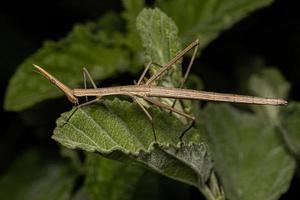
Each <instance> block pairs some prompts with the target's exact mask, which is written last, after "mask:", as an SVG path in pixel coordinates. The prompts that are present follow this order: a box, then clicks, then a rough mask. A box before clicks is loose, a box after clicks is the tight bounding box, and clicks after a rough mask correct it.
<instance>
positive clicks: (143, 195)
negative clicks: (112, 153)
mask: <svg viewBox="0 0 300 200" xmlns="http://www.w3.org/2000/svg"><path fill="white" fill-rule="evenodd" d="M86 172H87V174H86V179H85V187H86V191H87V194H88V195H89V197H90V200H96V199H106V200H120V199H122V200H126V199H128V200H134V199H149V200H150V199H157V195H158V188H157V187H158V185H157V182H156V181H157V180H156V179H155V178H156V177H155V176H153V174H150V173H149V172H147V171H146V170H144V169H143V168H140V167H137V166H133V165H126V164H123V163H120V162H117V161H113V160H108V159H105V158H103V157H100V156H99V155H95V154H88V156H87V161H86ZM149 175H152V176H149Z"/></svg>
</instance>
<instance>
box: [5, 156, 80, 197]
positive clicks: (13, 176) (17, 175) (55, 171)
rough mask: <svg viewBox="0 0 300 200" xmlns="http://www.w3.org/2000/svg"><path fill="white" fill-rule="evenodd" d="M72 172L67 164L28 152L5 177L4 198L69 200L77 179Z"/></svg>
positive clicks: (14, 164)
mask: <svg viewBox="0 0 300 200" xmlns="http://www.w3.org/2000/svg"><path fill="white" fill-rule="evenodd" d="M47 159H48V160H49V158H47ZM68 171H69V169H68V167H66V166H65V165H64V164H63V163H57V162H49V161H46V160H45V155H42V154H40V153H37V152H36V151H29V152H26V153H24V154H23V155H22V156H21V157H20V158H19V159H18V160H17V161H16V162H15V163H13V165H12V167H11V168H10V169H9V171H8V172H7V173H5V174H4V175H3V176H2V177H1V179H0V195H1V199H10V200H14V199H15V200H20V199H22V200H27V199H28V200H51V199H57V200H64V199H66V200H67V199H69V198H70V194H71V190H72V188H73V182H74V178H75V176H74V174H73V175H72V174H70V173H68Z"/></svg>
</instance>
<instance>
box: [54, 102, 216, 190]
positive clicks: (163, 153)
mask: <svg viewBox="0 0 300 200" xmlns="http://www.w3.org/2000/svg"><path fill="white" fill-rule="evenodd" d="M149 111H150V113H151V115H152V117H153V119H154V120H153V125H154V130H155V134H156V136H157V140H158V143H155V142H154V137H153V129H152V126H151V123H150V121H149V119H148V118H147V116H146V115H145V114H144V113H143V112H142V110H141V109H140V108H139V107H138V106H137V105H135V104H131V103H129V102H127V101H120V100H118V99H115V100H113V101H109V100H105V101H103V103H101V104H96V105H91V106H87V107H84V108H83V109H79V110H78V111H77V112H76V113H75V114H74V115H73V116H72V118H71V119H70V120H69V121H68V122H67V123H66V118H67V117H68V115H70V113H65V114H63V115H62V117H61V118H59V119H58V121H57V128H56V129H55V130H54V135H53V136H52V138H53V139H54V140H56V141H58V142H59V143H61V144H62V145H64V146H66V147H68V148H78V149H83V150H85V151H89V152H97V153H100V154H101V155H104V156H106V157H109V158H113V159H117V160H121V161H126V162H128V161H129V162H131V161H132V160H133V161H135V162H138V163H141V164H143V165H145V166H146V167H147V168H151V169H152V170H154V171H156V172H158V173H161V174H163V175H165V176H168V177H170V178H173V179H175V180H179V181H181V182H184V183H187V184H190V185H194V186H196V187H198V188H199V187H201V186H202V185H201V184H203V183H205V182H206V181H207V179H208V177H209V175H210V172H211V169H212V161H211V159H210V155H209V152H208V150H207V146H206V145H205V144H204V143H203V142H202V139H201V138H200V133H199V132H198V131H197V130H196V129H194V128H192V129H191V130H190V131H189V132H188V134H187V135H186V140H187V141H189V142H195V143H189V144H185V145H179V137H180V135H181V133H182V131H184V130H185V129H186V128H187V125H183V124H182V123H181V122H180V121H179V120H178V119H177V118H175V117H172V116H170V115H169V114H168V113H166V112H163V111H159V110H157V109H152V108H151V109H150V110H149ZM71 112H72V111H71Z"/></svg>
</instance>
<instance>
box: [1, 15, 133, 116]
mask: <svg viewBox="0 0 300 200" xmlns="http://www.w3.org/2000/svg"><path fill="white" fill-rule="evenodd" d="M105 19H106V18H102V19H101V20H102V21H101V20H100V21H98V22H96V23H88V24H85V25H76V26H75V27H74V28H73V30H72V32H71V33H70V34H69V35H68V36H67V37H66V38H64V39H61V40H60V41H58V42H53V41H48V42H45V43H44V45H43V47H42V48H41V49H39V50H38V51H37V52H36V53H34V54H33V55H32V56H30V57H29V58H27V59H26V60H25V61H24V62H23V63H22V64H21V65H20V66H19V67H18V69H17V71H16V73H15V74H14V76H13V77H12V78H11V80H10V83H9V86H8V89H7V93H6V96H5V109H7V110H10V111H20V110H22V109H25V108H28V107H30V106H32V105H34V104H36V103H38V102H41V101H43V100H45V99H49V98H55V97H58V96H60V95H62V93H61V92H60V91H58V90H57V88H55V87H54V86H53V85H51V84H49V82H48V81H46V80H43V78H42V77H41V76H40V75H38V74H36V73H33V67H32V64H33V63H35V64H38V65H41V66H43V67H45V69H46V70H49V71H50V72H51V73H53V74H54V75H55V76H57V77H58V78H59V79H61V80H62V82H64V83H66V84H67V85H69V86H71V87H75V86H78V85H79V84H80V83H81V82H82V68H83V67H87V68H88V69H89V71H90V73H91V74H92V75H93V77H94V78H95V79H97V80H102V79H105V78H108V77H111V76H113V75H115V74H116V73H117V72H124V71H126V70H128V67H129V61H128V59H129V58H128V52H126V51H125V50H124V49H123V48H122V47H121V46H119V45H118V44H116V43H113V44H112V43H111V42H107V40H106V38H107V37H106V36H105V35H106V33H105V32H104V31H103V29H102V28H107V29H110V28H111V27H107V26H108V25H107V23H106V22H105ZM110 19H112V20H115V18H114V17H113V18H110ZM113 38H114V34H113V33H112V31H111V30H110V39H111V40H109V41H113Z"/></svg>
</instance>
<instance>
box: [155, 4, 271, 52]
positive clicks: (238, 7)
mask: <svg viewBox="0 0 300 200" xmlns="http://www.w3.org/2000/svg"><path fill="white" fill-rule="evenodd" d="M272 2H273V1H272V0H222V1H217V0H190V1H186V0H169V1H163V0H158V1H157V6H158V7H159V8H161V9H162V10H163V11H164V12H166V13H167V14H168V15H169V16H170V17H171V18H172V19H173V20H174V21H175V23H176V24H177V26H178V27H179V30H180V35H181V37H182V38H183V39H184V43H190V42H191V41H193V40H195V38H198V39H200V47H201V48H204V47H205V46H206V45H207V44H208V43H209V42H211V41H212V40H213V39H215V38H216V37H218V35H219V34H220V32H221V31H224V30H225V29H228V28H230V27H231V26H232V25H233V24H235V23H236V22H238V21H239V20H241V19H243V18H244V17H246V16H247V15H249V14H250V13H251V12H253V11H255V10H257V9H258V8H261V7H264V6H267V5H269V4H271V3H272Z"/></svg>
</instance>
